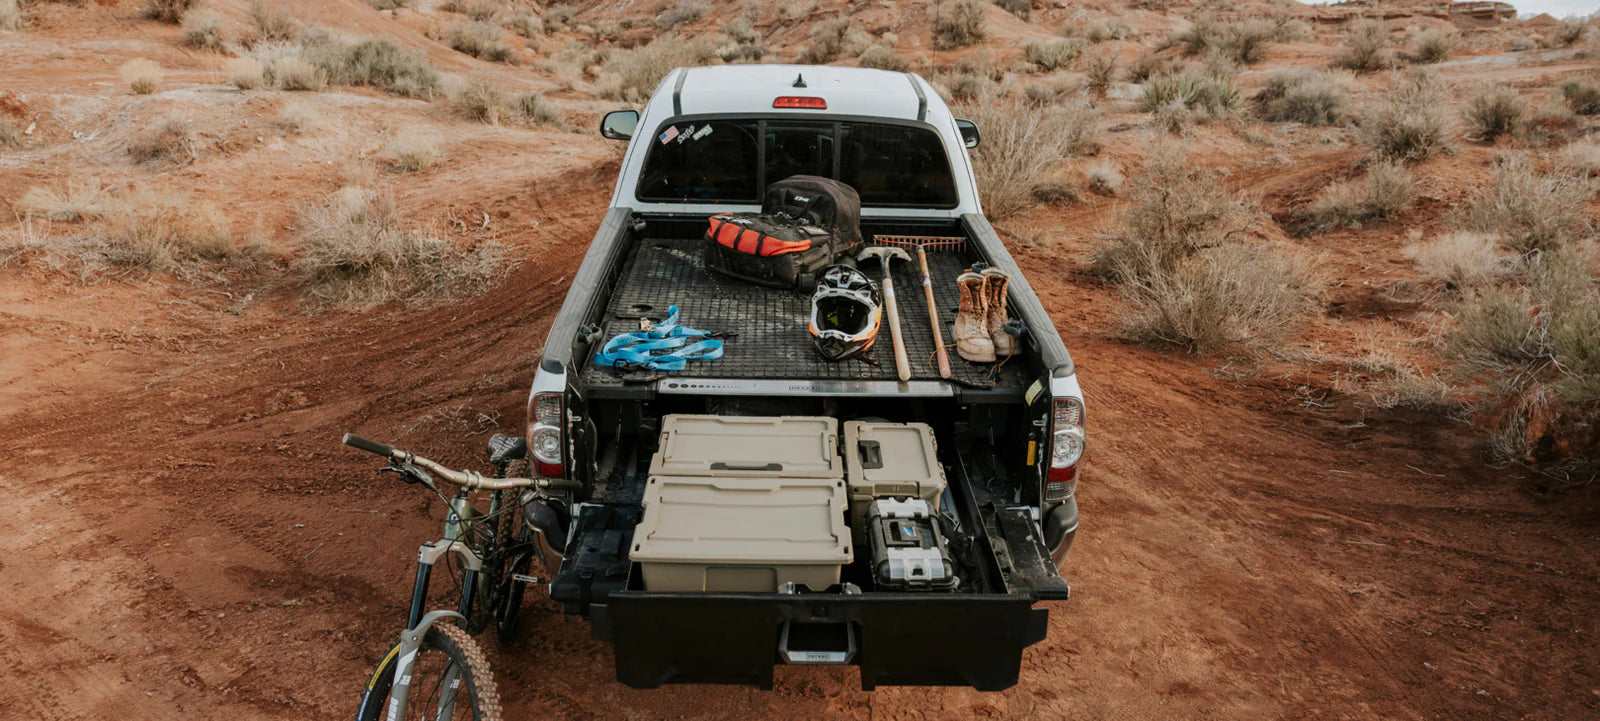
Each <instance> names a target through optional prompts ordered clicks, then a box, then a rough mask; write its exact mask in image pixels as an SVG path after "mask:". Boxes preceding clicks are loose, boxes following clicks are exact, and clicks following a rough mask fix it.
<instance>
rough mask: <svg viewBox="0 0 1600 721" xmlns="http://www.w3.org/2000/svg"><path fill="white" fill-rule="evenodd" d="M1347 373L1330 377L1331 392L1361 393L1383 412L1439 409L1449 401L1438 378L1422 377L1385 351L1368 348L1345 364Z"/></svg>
mask: <svg viewBox="0 0 1600 721" xmlns="http://www.w3.org/2000/svg"><path fill="white" fill-rule="evenodd" d="M1345 367H1346V368H1348V369H1349V372H1348V373H1344V374H1339V375H1336V376H1335V377H1334V389H1335V390H1338V391H1340V392H1344V393H1350V394H1355V393H1361V394H1364V395H1366V396H1367V397H1368V398H1370V399H1371V400H1372V402H1373V405H1375V406H1377V407H1378V408H1381V409H1383V410H1393V409H1395V408H1414V409H1418V410H1428V409H1439V408H1441V407H1443V406H1445V405H1446V403H1447V401H1448V399H1449V397H1450V384H1449V383H1447V382H1445V380H1444V379H1442V378H1439V377H1438V375H1432V376H1424V375H1423V374H1422V373H1421V372H1420V371H1418V370H1417V369H1416V368H1415V367H1414V366H1412V365H1411V364H1409V363H1405V362H1403V361H1401V360H1399V359H1397V358H1395V357H1394V356H1393V355H1391V354H1390V353H1389V351H1387V350H1385V349H1382V348H1378V347H1371V348H1368V349H1367V350H1366V351H1364V352H1363V353H1362V354H1361V355H1359V356H1356V357H1354V358H1351V359H1349V360H1347V361H1345Z"/></svg>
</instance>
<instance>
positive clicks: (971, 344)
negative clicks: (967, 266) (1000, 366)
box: [950, 270, 994, 363]
mask: <svg viewBox="0 0 1600 721" xmlns="http://www.w3.org/2000/svg"><path fill="white" fill-rule="evenodd" d="M956 285H957V286H958V287H959V288H960V289H961V307H960V308H959V309H957V311H956V322H955V324H954V325H953V326H951V328H950V335H951V336H952V337H954V338H955V341H956V354H957V355H959V356H961V357H962V358H965V359H967V360H969V361H972V362H974V363H993V362H994V341H993V340H991V339H990V337H989V325H988V322H987V318H988V316H989V298H988V296H987V295H986V294H985V293H984V282H983V276H981V275H979V274H977V273H974V272H972V271H970V270H969V271H967V272H965V273H962V274H961V275H960V276H958V277H957V278H956Z"/></svg>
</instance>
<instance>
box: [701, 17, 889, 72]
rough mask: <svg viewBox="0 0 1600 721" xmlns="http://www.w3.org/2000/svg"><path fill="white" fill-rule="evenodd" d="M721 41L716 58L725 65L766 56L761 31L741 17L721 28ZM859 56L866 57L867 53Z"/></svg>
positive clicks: (754, 60) (758, 60)
mask: <svg viewBox="0 0 1600 721" xmlns="http://www.w3.org/2000/svg"><path fill="white" fill-rule="evenodd" d="M722 39H723V40H722V43H721V44H720V45H718V46H717V57H720V58H722V61H723V62H725V63H757V62H761V59H762V58H764V57H766V55H767V45H766V43H765V42H764V41H763V38H762V37H761V31H759V30H756V29H754V28H752V27H750V21H749V20H747V19H745V18H743V17H739V18H735V19H734V21H733V22H731V23H728V24H726V25H724V26H722ZM886 49H888V50H889V52H890V53H891V54H892V53H893V52H894V50H893V49H892V48H886ZM868 50H870V48H869V49H868ZM861 54H862V56H866V55H867V51H863V52H862V53H861Z"/></svg>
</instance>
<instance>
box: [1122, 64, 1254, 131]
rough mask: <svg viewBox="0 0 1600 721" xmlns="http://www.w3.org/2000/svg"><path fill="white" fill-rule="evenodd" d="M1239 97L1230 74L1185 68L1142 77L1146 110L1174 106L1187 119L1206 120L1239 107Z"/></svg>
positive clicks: (1152, 110) (1158, 109)
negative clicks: (1184, 113) (1144, 79)
mask: <svg viewBox="0 0 1600 721" xmlns="http://www.w3.org/2000/svg"><path fill="white" fill-rule="evenodd" d="M1242 97H1243V96H1241V95H1240V93H1239V87H1238V85H1236V84H1235V82H1234V77H1233V76H1232V75H1231V74H1224V73H1217V72H1211V71H1207V70H1202V69H1188V70H1184V71H1182V72H1178V73H1173V74H1170V75H1158V76H1155V77H1153V78H1150V79H1149V80H1147V81H1145V84H1144V93H1143V97H1142V100H1143V103H1144V109H1145V111H1146V112H1152V113H1154V112H1160V111H1163V110H1168V111H1169V112H1170V109H1174V108H1175V109H1179V110H1184V111H1187V112H1186V115H1188V116H1189V119H1190V120H1193V121H1196V122H1207V121H1209V120H1212V119H1216V118H1221V117H1225V116H1227V115H1230V114H1232V113H1233V112H1234V111H1236V110H1238V109H1239V106H1240V103H1241V99H1242Z"/></svg>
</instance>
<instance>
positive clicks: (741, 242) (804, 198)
mask: <svg viewBox="0 0 1600 721" xmlns="http://www.w3.org/2000/svg"><path fill="white" fill-rule="evenodd" d="M761 209H762V212H760V213H720V214H718V215H714V216H711V218H710V227H709V228H708V229H707V230H706V240H707V242H706V245H705V262H706V268H707V269H709V270H712V271H715V272H717V273H721V274H723V275H727V276H732V277H735V278H739V279H741V280H746V281H749V282H752V283H756V284H759V285H766V286H772V287H775V288H795V289H801V290H806V289H809V288H810V286H811V285H812V284H814V283H815V282H816V273H817V271H818V270H821V269H822V268H823V267H825V266H828V265H832V264H833V263H835V262H837V260H838V259H839V258H841V257H844V256H846V255H851V254H854V253H855V251H856V250H857V249H858V248H860V247H861V245H862V240H861V200H860V197H859V196H858V195H857V194H856V191H855V189H853V188H851V187H850V186H848V185H845V184H844V183H841V182H839V181H836V180H829V179H827V178H819V177H815V176H809V175H796V176H794V177H791V178H788V179H786V180H780V181H778V182H776V183H773V184H772V185H770V186H767V196H766V200H765V201H764V202H763V203H762V206H761Z"/></svg>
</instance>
